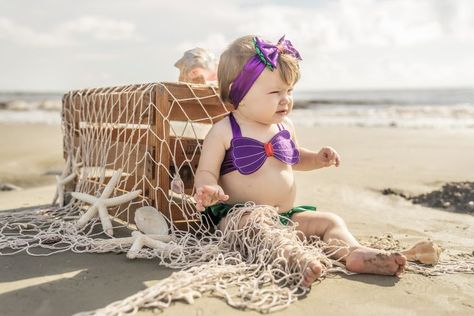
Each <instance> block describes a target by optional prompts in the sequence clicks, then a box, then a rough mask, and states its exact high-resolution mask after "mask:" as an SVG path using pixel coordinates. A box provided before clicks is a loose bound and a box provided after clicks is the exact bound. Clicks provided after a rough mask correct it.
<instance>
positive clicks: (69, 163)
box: [52, 148, 82, 207]
mask: <svg viewBox="0 0 474 316" xmlns="http://www.w3.org/2000/svg"><path fill="white" fill-rule="evenodd" d="M80 150H81V148H79V149H78V151H77V153H76V156H75V157H74V160H72V159H71V154H69V155H68V157H67V160H66V166H65V167H64V169H63V172H62V173H61V175H60V176H56V193H55V194H54V198H53V203H52V204H53V205H54V204H55V203H56V201H58V199H59V201H58V203H59V206H60V207H63V206H64V186H65V185H66V184H68V183H69V182H71V181H72V180H74V178H76V176H77V175H78V170H79V168H80V167H81V166H82V162H81V163H79V162H78V159H79V154H80ZM68 173H71V174H68Z"/></svg>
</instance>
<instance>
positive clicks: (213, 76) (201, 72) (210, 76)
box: [188, 68, 217, 81]
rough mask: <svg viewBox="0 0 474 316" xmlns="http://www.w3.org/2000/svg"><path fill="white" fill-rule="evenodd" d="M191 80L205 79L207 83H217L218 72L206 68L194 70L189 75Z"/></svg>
mask: <svg viewBox="0 0 474 316" xmlns="http://www.w3.org/2000/svg"><path fill="white" fill-rule="evenodd" d="M188 77H189V78H190V79H195V78H198V77H202V78H204V80H205V81H216V80H217V71H216V70H211V69H204V68H194V69H193V70H191V71H190V72H189V74H188Z"/></svg>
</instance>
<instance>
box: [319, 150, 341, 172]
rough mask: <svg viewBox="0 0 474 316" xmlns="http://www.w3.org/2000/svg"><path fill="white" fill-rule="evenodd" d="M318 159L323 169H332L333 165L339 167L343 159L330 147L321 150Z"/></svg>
mask: <svg viewBox="0 0 474 316" xmlns="http://www.w3.org/2000/svg"><path fill="white" fill-rule="evenodd" d="M316 157H317V160H318V162H319V163H320V164H321V165H322V166H323V167H330V166H332V165H335V166H336V167H339V165H340V164H341V157H339V154H338V153H337V152H336V151H335V150H334V149H333V148H331V147H329V146H328V147H323V148H321V150H320V151H319V152H318V153H317V155H316Z"/></svg>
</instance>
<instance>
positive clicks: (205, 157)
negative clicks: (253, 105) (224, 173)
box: [194, 122, 229, 211]
mask: <svg viewBox="0 0 474 316" xmlns="http://www.w3.org/2000/svg"><path fill="white" fill-rule="evenodd" d="M222 123H223V122H218V123H216V124H214V126H213V127H212V128H211V130H210V131H209V133H208V134H207V136H206V138H205V139H204V143H203V145H202V150H201V158H200V159H199V164H198V168H197V170H196V175H195V177H194V187H195V188H196V193H195V195H194V199H195V200H196V209H197V210H198V211H204V209H205V207H206V206H209V205H213V204H215V203H217V202H219V201H226V200H228V199H229V196H228V195H226V194H225V193H224V191H223V190H222V188H221V187H220V186H219V185H218V184H217V182H218V180H219V172H220V167H221V164H222V161H223V160H224V156H225V142H224V139H225V135H226V132H225V130H224V128H225V127H224V125H223V124H222Z"/></svg>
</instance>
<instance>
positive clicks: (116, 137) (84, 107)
mask: <svg viewBox="0 0 474 316" xmlns="http://www.w3.org/2000/svg"><path fill="white" fill-rule="evenodd" d="M216 92H217V88H215V87H210V86H205V85H192V86H188V85H187V84H180V83H169V82H161V83H153V84H146V85H133V86H123V87H111V88H97V89H87V90H76V91H71V92H69V93H67V94H65V95H64V97H63V115H62V119H63V130H64V133H65V135H64V141H63V143H64V157H65V158H66V157H67V154H68V150H72V151H73V152H77V150H78V149H79V147H81V146H87V151H82V152H88V153H89V154H88V156H87V157H85V156H84V155H83V158H84V161H83V163H84V167H94V165H97V161H101V163H102V164H103V163H106V164H107V166H108V168H111V169H115V170H116V169H118V168H122V169H123V172H124V173H127V174H128V178H127V181H122V182H121V185H120V187H119V188H118V190H117V193H121V194H122V193H124V192H130V191H131V190H132V189H133V188H139V189H142V191H143V192H142V195H141V197H140V198H141V199H143V200H145V201H146V204H149V205H152V206H154V207H156V208H157V209H158V210H159V211H161V212H162V213H163V215H165V216H166V217H168V218H169V219H172V221H173V223H174V224H175V225H176V226H177V227H179V228H180V229H187V230H189V229H190V228H191V227H192V226H193V224H194V223H196V221H197V220H196V218H195V217H193V216H192V214H193V212H195V210H194V205H191V207H192V210H189V208H190V207H189V203H188V204H187V205H183V204H182V203H183V202H182V201H180V200H179V199H176V197H174V198H173V193H172V192H170V182H171V177H170V175H173V174H174V173H175V172H176V169H179V173H180V176H181V178H182V180H183V182H184V185H185V193H186V194H188V195H191V194H192V190H193V182H194V179H193V176H192V175H193V174H194V173H195V171H196V168H197V164H198V162H199V157H200V147H199V146H200V144H202V141H203V137H204V135H198V137H196V135H191V136H190V135H184V134H183V135H180V134H179V133H174V134H176V135H173V132H174V131H175V129H174V128H173V126H172V125H173V123H175V122H177V123H179V124H181V125H183V124H184V125H185V126H186V124H187V123H188V124H189V123H191V122H192V123H193V124H198V125H202V124H207V125H209V124H213V123H215V122H217V121H219V120H220V119H222V118H223V117H224V116H225V114H226V113H227V112H228V111H230V110H231V109H232V106H231V105H230V104H223V103H222V101H221V100H220V98H219V97H218V95H217V94H216ZM139 100H144V102H143V103H141V102H139ZM104 117H105V120H104ZM98 118H100V122H98ZM163 118H167V119H163ZM170 123H171V125H170ZM130 124H134V125H135V126H140V127H142V128H136V127H134V128H129V125H130ZM84 135H89V138H88V142H87V144H85V143H84V140H83V138H84V137H85V136H84ZM90 135H93V137H91V136H90ZM104 139H106V140H108V141H110V142H111V144H113V145H112V146H114V148H110V150H109V151H108V153H107V155H105V154H104V153H103V152H101V150H100V148H101V145H102V147H103V143H102V142H103V141H104ZM68 144H69V145H70V146H69V147H70V148H67V145H68ZM129 148H131V152H133V154H130V155H124V154H123V153H124V150H125V152H126V151H127V149H129ZM115 149H116V150H115ZM172 157H174V160H173V158H172ZM153 161H160V162H161V163H162V165H157V164H155V163H154V162H153ZM114 163H115V164H116V165H112V164H114ZM117 164H118V165H117ZM191 169H192V170H191ZM143 175H145V176H146V179H148V181H146V182H145V181H141V180H137V179H143ZM108 179H109V178H105V179H104V180H103V182H102V184H101V185H102V186H105V184H106V183H107V182H108ZM87 181H90V182H92V183H96V184H97V183H99V179H87ZM135 181H141V182H140V183H138V182H135ZM153 188H158V190H155V189H153ZM69 189H71V187H70V188H69ZM140 198H137V200H134V201H133V202H135V203H132V204H131V207H130V209H129V211H128V212H127V213H122V214H120V215H117V214H118V213H120V209H118V210H117V209H115V210H111V215H112V216H117V217H118V218H120V219H121V220H123V221H126V222H128V223H131V224H133V223H134V220H133V218H134V211H135V209H136V208H138V207H139V206H141V205H140V203H136V201H138V200H139V199H140ZM183 208H184V209H186V216H183V215H182V212H181V210H182V209H183Z"/></svg>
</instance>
